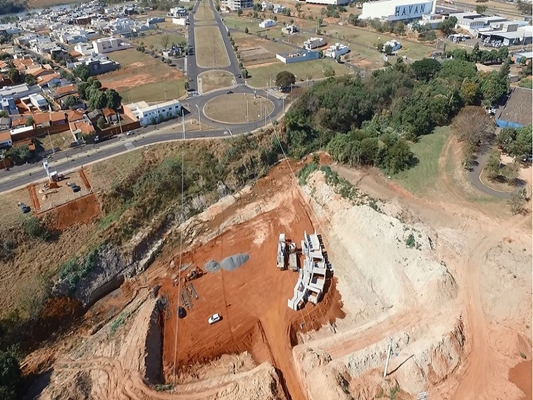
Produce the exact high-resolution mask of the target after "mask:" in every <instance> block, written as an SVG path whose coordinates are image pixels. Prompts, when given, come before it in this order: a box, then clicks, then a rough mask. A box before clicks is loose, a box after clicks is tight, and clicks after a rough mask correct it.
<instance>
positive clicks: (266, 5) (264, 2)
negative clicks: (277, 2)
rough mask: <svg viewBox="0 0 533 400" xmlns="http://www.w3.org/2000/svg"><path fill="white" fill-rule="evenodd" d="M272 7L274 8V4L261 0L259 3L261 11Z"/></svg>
mask: <svg viewBox="0 0 533 400" xmlns="http://www.w3.org/2000/svg"><path fill="white" fill-rule="evenodd" d="M273 8H274V4H272V3H270V2H267V1H263V2H262V3H261V11H269V10H272V9H273Z"/></svg>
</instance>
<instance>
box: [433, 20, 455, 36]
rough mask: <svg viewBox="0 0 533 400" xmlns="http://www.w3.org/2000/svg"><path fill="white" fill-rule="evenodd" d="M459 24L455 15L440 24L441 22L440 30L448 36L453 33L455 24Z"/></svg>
mask: <svg viewBox="0 0 533 400" xmlns="http://www.w3.org/2000/svg"><path fill="white" fill-rule="evenodd" d="M456 24H457V18H456V17H454V16H451V17H449V18H447V19H445V20H444V21H442V22H441V23H440V24H439V28H438V29H439V30H440V31H441V32H442V33H444V34H445V35H446V36H448V35H450V34H452V33H453V32H454V31H453V30H454V29H455V25H456Z"/></svg>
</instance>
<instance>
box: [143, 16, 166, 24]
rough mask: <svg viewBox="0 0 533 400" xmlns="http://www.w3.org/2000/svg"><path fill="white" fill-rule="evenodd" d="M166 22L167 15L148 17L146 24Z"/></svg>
mask: <svg viewBox="0 0 533 400" xmlns="http://www.w3.org/2000/svg"><path fill="white" fill-rule="evenodd" d="M162 22H165V17H150V18H147V19H146V25H154V24H160V23H162Z"/></svg>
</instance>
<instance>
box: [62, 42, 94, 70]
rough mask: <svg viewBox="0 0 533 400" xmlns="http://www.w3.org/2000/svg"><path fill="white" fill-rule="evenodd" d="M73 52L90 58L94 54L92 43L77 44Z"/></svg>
mask: <svg viewBox="0 0 533 400" xmlns="http://www.w3.org/2000/svg"><path fill="white" fill-rule="evenodd" d="M74 51H76V52H78V53H80V54H81V55H82V56H90V55H92V54H93V53H94V48H93V45H92V43H78V44H77V45H76V46H74ZM67 68H68V66H67Z"/></svg>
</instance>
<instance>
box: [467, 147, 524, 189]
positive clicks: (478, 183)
mask: <svg viewBox="0 0 533 400" xmlns="http://www.w3.org/2000/svg"><path fill="white" fill-rule="evenodd" d="M490 149H491V145H490V144H485V145H482V146H481V148H480V150H479V152H478V156H477V159H476V161H475V162H474V166H473V168H472V169H471V170H469V171H468V172H467V175H468V178H469V179H470V182H472V185H474V187H476V188H477V189H479V190H481V191H482V192H483V193H486V194H488V195H490V196H494V197H497V198H499V199H510V198H511V197H513V193H509V192H500V191H498V190H494V189H492V188H490V187H488V186H486V185H485V184H484V183H483V181H482V180H481V179H480V177H481V173H482V172H483V168H485V164H486V163H487V161H488V159H489V157H490ZM516 190H518V189H516Z"/></svg>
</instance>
